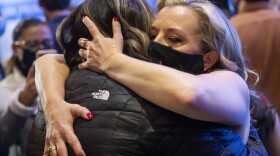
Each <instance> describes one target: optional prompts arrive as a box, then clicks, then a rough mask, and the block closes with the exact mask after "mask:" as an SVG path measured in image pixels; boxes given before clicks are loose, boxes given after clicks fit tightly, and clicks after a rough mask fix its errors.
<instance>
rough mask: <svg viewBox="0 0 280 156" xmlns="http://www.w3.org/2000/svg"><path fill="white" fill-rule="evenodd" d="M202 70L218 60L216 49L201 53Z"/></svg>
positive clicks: (205, 69)
mask: <svg viewBox="0 0 280 156" xmlns="http://www.w3.org/2000/svg"><path fill="white" fill-rule="evenodd" d="M203 60H204V71H207V70H208V69H210V68H211V67H212V66H213V65H215V64H216V63H217V62H218V60H219V53H218V52H217V51H210V52H208V53H206V54H204V55H203Z"/></svg>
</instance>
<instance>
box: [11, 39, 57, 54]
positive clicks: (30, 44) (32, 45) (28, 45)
mask: <svg viewBox="0 0 280 156" xmlns="http://www.w3.org/2000/svg"><path fill="white" fill-rule="evenodd" d="M14 45H16V46H18V47H19V48H23V49H29V50H32V51H38V50H40V49H51V48H53V46H54V45H53V41H52V40H51V39H44V40H41V41H39V40H33V41H32V40H29V41H28V40H20V41H15V42H14Z"/></svg>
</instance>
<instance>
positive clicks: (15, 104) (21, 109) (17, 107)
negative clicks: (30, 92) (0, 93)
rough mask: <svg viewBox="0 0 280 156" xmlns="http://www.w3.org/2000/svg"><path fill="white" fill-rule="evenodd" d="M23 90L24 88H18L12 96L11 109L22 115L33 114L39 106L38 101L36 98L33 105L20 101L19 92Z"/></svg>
mask: <svg viewBox="0 0 280 156" xmlns="http://www.w3.org/2000/svg"><path fill="white" fill-rule="evenodd" d="M21 91H22V88H20V89H17V90H16V91H15V92H14V93H13V94H12V96H11V99H10V104H9V107H10V108H11V110H12V111H13V112H14V113H15V114H17V115H19V116H21V117H29V116H31V115H33V114H34V113H35V112H36V111H37V108H38V102H37V100H35V102H34V104H33V105H32V106H25V105H23V104H22V103H21V102H19V93H20V92H21Z"/></svg>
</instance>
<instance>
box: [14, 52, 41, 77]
mask: <svg viewBox="0 0 280 156" xmlns="http://www.w3.org/2000/svg"><path fill="white" fill-rule="evenodd" d="M35 57H36V52H33V51H31V50H29V49H23V58H22V60H21V61H20V60H19V59H18V58H17V59H16V66H17V67H18V68H19V69H20V71H21V73H22V74H23V75H24V76H25V77H27V74H28V71H29V69H30V67H31V66H32V64H33V62H34V60H35Z"/></svg>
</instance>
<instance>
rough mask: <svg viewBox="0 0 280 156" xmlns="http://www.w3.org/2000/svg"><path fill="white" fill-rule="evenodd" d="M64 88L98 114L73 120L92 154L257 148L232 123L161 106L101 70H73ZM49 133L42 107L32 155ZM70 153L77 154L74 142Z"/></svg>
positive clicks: (167, 154) (180, 154)
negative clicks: (189, 115)
mask: <svg viewBox="0 0 280 156" xmlns="http://www.w3.org/2000/svg"><path fill="white" fill-rule="evenodd" d="M65 93H66V94H65V95H66V97H65V100H66V101H67V102H69V103H76V104H80V105H82V106H84V107H87V108H88V109H89V110H91V111H92V112H93V113H94V114H95V117H94V118H93V119H92V120H90V121H86V120H83V119H81V118H78V119H77V120H76V121H75V123H74V131H75V134H76V135H77V136H78V138H79V140H80V142H81V144H82V147H83V149H84V151H85V152H86V154H87V155H88V156H109V155H123V156H188V155H190V156H196V155H197V156H200V155H201V156H218V155H221V156H228V155H250V153H251V152H250V150H252V151H254V148H251V149H250V148H248V147H246V146H244V145H243V144H242V140H241V138H240V137H239V136H238V135H237V134H235V133H233V132H232V131H231V130H230V129H229V128H228V127H226V126H224V125H219V124H214V123H208V122H202V121H197V120H193V119H190V118H187V117H184V116H181V115H178V114H175V113H173V112H171V111H168V110H165V109H162V108H160V107H158V106H156V105H154V104H152V103H150V102H148V101H146V100H144V99H143V98H141V97H139V96H138V95H137V94H135V93H133V92H132V91H131V90H129V89H128V88H126V87H124V86H122V85H120V84H119V83H117V82H115V81H113V80H111V79H110V78H108V77H107V76H105V75H102V74H98V73H95V72H92V71H88V70H74V71H73V72H71V74H70V76H69V77H68V79H67V81H66V91H65ZM44 137H45V121H44V114H43V110H42V108H41V107H40V109H39V112H38V114H37V116H36V119H35V122H34V124H33V129H32V133H31V136H30V141H29V146H28V148H29V150H28V151H29V155H42V153H43V149H44ZM258 141H259V140H257V143H258ZM257 146H260V147H262V144H259V145H257ZM258 152H260V153H261V152H262V151H257V152H256V153H258ZM68 154H69V155H75V154H74V152H73V151H72V149H71V148H70V147H68Z"/></svg>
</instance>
